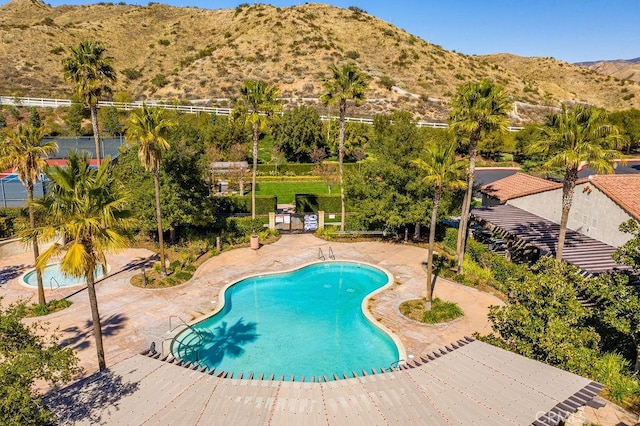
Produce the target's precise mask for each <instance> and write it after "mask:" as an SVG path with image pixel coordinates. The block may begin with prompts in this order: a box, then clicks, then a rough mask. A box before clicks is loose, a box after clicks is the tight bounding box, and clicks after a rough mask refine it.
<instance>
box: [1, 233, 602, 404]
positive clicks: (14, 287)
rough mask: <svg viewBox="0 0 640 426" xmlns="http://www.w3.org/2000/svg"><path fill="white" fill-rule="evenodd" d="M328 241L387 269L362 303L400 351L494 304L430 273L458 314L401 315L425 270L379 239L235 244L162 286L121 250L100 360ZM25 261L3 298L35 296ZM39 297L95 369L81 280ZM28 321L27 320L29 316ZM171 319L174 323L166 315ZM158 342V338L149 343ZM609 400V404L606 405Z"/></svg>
mask: <svg viewBox="0 0 640 426" xmlns="http://www.w3.org/2000/svg"><path fill="white" fill-rule="evenodd" d="M329 247H331V248H332V250H333V252H334V253H335V257H336V260H353V261H360V262H366V263H370V264H373V265H377V266H380V267H382V268H384V269H386V270H388V271H389V272H391V273H392V274H393V275H394V277H395V279H396V284H394V285H393V286H391V287H390V288H389V289H387V290H385V291H383V292H381V293H380V294H378V295H376V296H375V298H374V300H372V301H371V303H370V309H371V313H372V315H373V317H374V318H376V319H377V320H378V321H380V322H381V323H382V324H384V326H386V327H387V328H388V329H390V330H391V331H392V332H394V333H395V334H396V335H397V336H398V337H399V338H400V340H401V342H402V343H403V345H404V346H405V349H406V353H407V354H413V355H416V356H420V355H423V354H427V353H429V352H431V351H434V350H436V349H439V348H442V347H443V346H444V345H447V344H449V343H451V342H454V341H456V340H458V339H461V338H463V337H464V336H470V335H471V334H472V333H474V332H476V331H477V332H480V333H487V332H489V331H490V323H489V320H488V319H487V313H488V310H489V306H491V305H501V304H502V302H501V301H500V300H499V299H498V298H496V297H495V296H493V295H490V294H487V293H484V292H481V291H478V290H476V289H474V288H470V287H466V286H463V285H460V284H456V283H453V282H450V281H447V280H444V279H438V281H437V283H436V286H435V291H434V296H435V297H440V298H442V299H445V300H448V301H453V302H456V303H457V304H458V305H459V306H460V307H461V308H462V310H463V311H464V313H465V315H464V317H463V318H461V319H458V320H455V321H453V322H452V323H450V324H446V325H424V324H419V323H417V322H414V321H411V320H408V319H406V318H405V317H404V316H402V315H401V314H400V313H399V311H398V306H399V304H400V303H401V302H402V301H404V300H408V299H416V298H420V297H423V296H424V292H425V280H426V273H425V272H424V271H423V269H422V261H423V260H424V259H425V257H426V250H425V249H422V248H419V247H415V246H411V245H405V244H394V243H385V242H356V243H338V242H328V241H324V240H321V239H318V238H316V237H314V236H312V235H285V236H283V237H282V238H281V239H280V240H279V241H277V242H275V243H274V244H270V245H266V246H263V247H261V248H260V249H259V250H251V249H250V248H240V249H235V250H230V251H226V252H223V253H221V254H220V255H219V256H216V257H214V258H212V259H209V260H208V261H206V262H205V263H204V264H203V265H202V266H201V267H200V268H199V269H198V271H197V272H196V273H195V275H194V277H193V278H192V279H191V280H190V281H189V282H187V283H185V284H182V285H179V286H176V287H172V288H168V289H141V288H136V287H133V286H132V285H130V284H129V280H130V278H131V276H132V275H134V274H135V273H137V272H138V269H139V266H140V264H143V263H147V264H150V263H152V260H150V256H152V253H151V252H149V251H147V250H144V249H127V250H125V251H123V252H121V253H120V254H117V255H111V256H108V259H107V260H108V262H109V264H110V265H111V270H110V275H109V277H107V278H106V279H104V280H103V281H101V282H100V283H99V284H98V285H97V295H98V304H99V308H100V315H101V318H102V328H103V334H104V346H105V351H106V360H107V365H108V366H109V365H114V364H116V363H118V362H121V361H123V360H126V359H129V358H131V357H133V356H134V355H136V354H139V353H140V352H142V351H144V350H146V349H148V348H149V345H150V343H151V342H152V341H155V342H162V341H163V340H164V339H165V338H166V336H167V333H168V331H169V318H170V316H179V317H180V318H182V319H184V320H185V321H188V322H190V321H193V320H196V319H198V318H201V317H204V316H206V315H208V314H210V313H211V312H212V311H213V310H215V308H216V306H217V303H218V295H219V291H220V289H221V288H223V287H224V286H225V285H227V284H228V283H230V282H234V281H237V280H239V279H242V278H243V277H246V276H248V275H252V274H256V273H261V272H276V271H281V270H285V269H293V268H297V267H299V266H301V265H304V264H308V263H310V262H314V261H318V249H319V248H322V250H323V251H324V253H325V255H326V254H327V253H328V250H329ZM32 263H33V260H32V255H31V254H30V253H26V254H21V255H15V256H10V257H5V258H2V259H0V297H2V298H3V301H2V303H3V304H5V305H6V304H7V303H10V302H13V301H16V300H18V299H27V300H30V301H36V300H37V295H36V292H35V290H34V289H29V288H27V287H25V286H23V285H21V284H19V283H18V277H19V276H20V275H21V274H22V273H23V272H24V271H25V270H27V269H28V268H29V267H31V266H30V265H31V264H32ZM46 294H47V298H48V300H49V299H52V298H57V299H59V298H62V297H67V296H68V297H69V298H70V299H71V300H72V301H73V302H74V303H73V305H72V306H71V307H70V308H67V309H65V310H63V311H60V312H57V313H54V314H51V315H48V316H46V317H44V320H45V321H47V322H49V323H50V325H51V328H52V329H54V328H57V329H58V332H59V333H60V334H61V336H62V340H63V341H65V342H66V343H67V344H68V345H70V346H71V347H73V348H74V349H75V350H76V353H77V355H78V357H79V358H80V364H81V366H82V367H83V368H84V371H85V375H90V374H92V373H94V372H96V371H97V361H96V355H95V348H94V343H93V332H92V327H91V321H90V318H91V313H90V310H89V302H88V298H87V295H86V290H83V289H82V287H74V288H66V289H57V290H53V291H51V290H48V291H46ZM31 321H35V320H31ZM173 324H174V326H175V325H176V324H177V323H176V321H174V322H173ZM157 346H158V349H160V347H159V346H160V345H159V344H157ZM608 405H609V404H608Z"/></svg>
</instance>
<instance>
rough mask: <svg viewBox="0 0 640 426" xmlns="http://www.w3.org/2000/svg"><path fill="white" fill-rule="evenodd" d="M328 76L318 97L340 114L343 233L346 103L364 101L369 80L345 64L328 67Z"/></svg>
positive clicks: (344, 214)
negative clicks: (335, 107) (340, 66)
mask: <svg viewBox="0 0 640 426" xmlns="http://www.w3.org/2000/svg"><path fill="white" fill-rule="evenodd" d="M329 72H330V76H329V78H327V79H325V80H324V82H323V87H324V90H325V93H324V94H323V95H321V96H320V100H321V101H322V103H323V104H324V105H336V104H337V105H338V109H339V113H340V135H339V141H338V174H339V178H340V200H341V205H342V210H341V212H342V214H341V217H340V231H344V224H345V216H346V209H345V196H344V171H343V161H344V123H345V118H346V115H347V102H348V101H353V102H354V103H355V104H359V103H361V102H363V101H364V100H365V92H366V90H367V88H368V87H369V78H368V76H366V75H365V74H364V73H362V72H361V71H360V70H359V69H357V68H356V67H355V66H354V65H350V64H345V65H343V66H342V68H338V67H337V66H336V65H331V67H329Z"/></svg>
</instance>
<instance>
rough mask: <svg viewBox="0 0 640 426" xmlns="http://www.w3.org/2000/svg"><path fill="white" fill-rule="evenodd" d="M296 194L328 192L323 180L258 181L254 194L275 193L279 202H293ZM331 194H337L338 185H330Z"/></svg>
mask: <svg viewBox="0 0 640 426" xmlns="http://www.w3.org/2000/svg"><path fill="white" fill-rule="evenodd" d="M296 194H318V195H323V194H329V189H328V188H327V184H326V183H325V182H323V181H306V182H305V181H301V182H258V183H257V187H256V195H276V196H277V197H278V203H280V204H294V203H295V198H296ZM331 194H334V195H339V194H340V187H339V186H338V185H331Z"/></svg>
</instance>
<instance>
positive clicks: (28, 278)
mask: <svg viewBox="0 0 640 426" xmlns="http://www.w3.org/2000/svg"><path fill="white" fill-rule="evenodd" d="M94 276H95V278H96V279H99V278H102V277H103V276H104V273H103V271H102V265H97V266H96V271H95V274H94ZM20 282H21V283H22V284H24V285H26V286H29V287H38V279H37V276H36V270H35V269H32V270H31V271H29V272H27V273H26V274H24V275H23V276H22V277H21V278H20ZM42 284H43V286H44V288H45V290H55V289H56V288H59V287H73V286H76V285H85V284H86V282H85V280H84V278H78V277H73V276H71V275H66V274H63V273H62V271H61V270H60V264H59V263H54V264H52V265H47V267H46V268H44V271H43V272H42Z"/></svg>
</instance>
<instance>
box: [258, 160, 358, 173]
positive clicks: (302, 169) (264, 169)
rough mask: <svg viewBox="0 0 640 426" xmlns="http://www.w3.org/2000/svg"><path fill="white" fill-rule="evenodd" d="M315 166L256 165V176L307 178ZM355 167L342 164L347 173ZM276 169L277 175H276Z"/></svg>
mask: <svg viewBox="0 0 640 426" xmlns="http://www.w3.org/2000/svg"><path fill="white" fill-rule="evenodd" d="M314 167H315V164H313V163H291V164H281V165H279V166H277V167H276V165H275V164H258V174H260V175H262V176H280V175H289V176H308V175H313V174H314V170H313V169H314ZM355 167H357V164H356V163H344V164H343V168H344V171H345V172H346V171H348V170H350V169H353V168H355ZM276 169H277V173H276Z"/></svg>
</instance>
